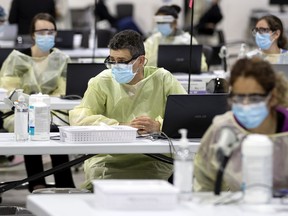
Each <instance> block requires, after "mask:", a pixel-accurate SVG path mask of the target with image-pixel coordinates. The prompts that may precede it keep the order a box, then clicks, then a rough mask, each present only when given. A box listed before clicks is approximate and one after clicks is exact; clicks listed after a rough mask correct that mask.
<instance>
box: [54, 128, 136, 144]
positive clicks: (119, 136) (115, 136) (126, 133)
mask: <svg viewBox="0 0 288 216" xmlns="http://www.w3.org/2000/svg"><path fill="white" fill-rule="evenodd" d="M59 131H60V140H61V141H62V142H68V143H107V142H110V143H111V142H133V141H135V140H136V136H137V129H136V128H133V127H130V126H124V125H119V126H62V127H59Z"/></svg>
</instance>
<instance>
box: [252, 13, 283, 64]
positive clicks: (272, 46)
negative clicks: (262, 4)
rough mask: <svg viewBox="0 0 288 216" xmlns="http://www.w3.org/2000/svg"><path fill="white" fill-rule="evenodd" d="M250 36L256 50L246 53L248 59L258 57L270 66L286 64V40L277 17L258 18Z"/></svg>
mask: <svg viewBox="0 0 288 216" xmlns="http://www.w3.org/2000/svg"><path fill="white" fill-rule="evenodd" d="M252 34H253V36H254V37H255V42H256V45H257V46H258V49H256V50H252V51H251V52H248V53H247V56H248V57H252V56H260V57H262V58H263V59H265V60H267V61H269V62H270V63H271V64H288V52H287V38H286V36H285V31H284V27H283V24H282V21H281V20H280V19H279V18H278V17H276V16H274V15H266V16H263V17H261V18H259V19H258V21H257V22H256V26H255V28H253V29H252Z"/></svg>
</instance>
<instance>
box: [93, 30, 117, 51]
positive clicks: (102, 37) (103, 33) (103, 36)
mask: <svg viewBox="0 0 288 216" xmlns="http://www.w3.org/2000/svg"><path fill="white" fill-rule="evenodd" d="M115 33H116V29H114V28H111V29H97V32H96V34H97V46H98V48H107V47H108V44H109V41H110V39H111V38H112V37H113V36H114V34H115Z"/></svg>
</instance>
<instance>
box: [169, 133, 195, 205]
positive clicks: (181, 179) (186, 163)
mask: <svg viewBox="0 0 288 216" xmlns="http://www.w3.org/2000/svg"><path fill="white" fill-rule="evenodd" d="M179 133H180V134H181V140H180V146H179V148H178V149H176V152H175V155H174V175H173V178H174V180H173V182H174V185H175V187H177V188H178V189H179V192H180V195H179V199H180V200H190V199H191V198H192V184H193V182H192V181H193V156H194V154H193V152H192V151H191V149H190V148H189V146H188V139H187V129H180V130H179Z"/></svg>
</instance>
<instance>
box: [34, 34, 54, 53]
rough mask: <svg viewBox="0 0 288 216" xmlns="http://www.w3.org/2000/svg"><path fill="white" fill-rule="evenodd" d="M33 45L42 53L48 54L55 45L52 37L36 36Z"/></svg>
mask: <svg viewBox="0 0 288 216" xmlns="http://www.w3.org/2000/svg"><path fill="white" fill-rule="evenodd" d="M35 43H36V45H37V46H38V47H39V49H40V50H42V51H43V52H48V51H49V50H50V49H52V48H53V47H54V45H55V36H54V35H36V36H35Z"/></svg>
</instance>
